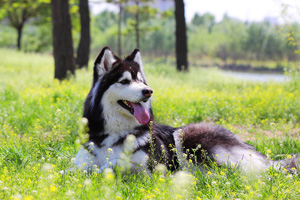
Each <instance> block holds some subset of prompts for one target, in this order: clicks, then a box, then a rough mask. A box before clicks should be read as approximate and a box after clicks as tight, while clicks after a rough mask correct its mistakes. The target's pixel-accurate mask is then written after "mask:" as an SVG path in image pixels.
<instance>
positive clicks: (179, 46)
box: [175, 0, 188, 71]
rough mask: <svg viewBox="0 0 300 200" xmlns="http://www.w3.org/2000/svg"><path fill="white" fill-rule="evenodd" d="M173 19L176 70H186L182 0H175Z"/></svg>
mask: <svg viewBox="0 0 300 200" xmlns="http://www.w3.org/2000/svg"><path fill="white" fill-rule="evenodd" d="M175 21H176V31H175V37H176V39H175V40H176V63H177V70H178V71H181V70H188V60H187V51H188V49H187V35H186V23H185V16H184V2H183V0H175Z"/></svg>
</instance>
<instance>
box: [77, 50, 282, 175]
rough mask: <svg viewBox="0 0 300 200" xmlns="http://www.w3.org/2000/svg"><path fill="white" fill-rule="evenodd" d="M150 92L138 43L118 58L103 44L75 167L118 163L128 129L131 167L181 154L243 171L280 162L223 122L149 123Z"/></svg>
mask: <svg viewBox="0 0 300 200" xmlns="http://www.w3.org/2000/svg"><path fill="white" fill-rule="evenodd" d="M152 93H153V91H152V90H151V88H150V87H149V86H148V85H147V83H146V79H145V75H144V72H143V63H142V59H141V54H140V52H139V51H138V50H137V49H136V50H134V51H133V52H132V53H131V55H129V56H128V57H126V58H125V59H124V60H122V59H120V58H118V57H117V56H115V55H114V53H113V52H112V51H111V50H110V49H109V48H108V47H105V48H103V50H102V51H101V52H100V54H99V55H98V57H97V58H96V60H95V66H94V79H93V84H92V88H91V90H90V92H89V94H88V96H87V98H86V101H85V104H84V113H83V117H85V118H87V120H88V128H89V132H88V134H89V142H88V143H87V145H85V146H84V148H82V149H81V150H80V151H79V152H78V154H77V156H76V166H77V168H80V169H84V170H91V169H92V168H93V167H95V166H96V167H97V168H100V170H104V169H105V168H108V167H114V166H116V165H118V164H120V163H121V162H122V156H121V155H122V153H123V151H124V148H125V145H124V144H125V141H126V137H127V136H128V135H133V136H135V137H134V140H133V141H132V145H133V147H132V149H133V150H132V154H131V155H130V166H131V169H132V170H140V169H144V168H146V169H149V170H150V171H151V170H152V169H153V167H155V165H156V164H157V163H162V164H165V165H166V166H167V168H168V169H170V170H176V169H177V168H179V167H181V166H184V165H185V164H184V163H185V161H186V160H189V161H192V162H193V163H194V165H195V166H199V167H201V166H202V165H203V164H205V163H208V160H211V161H214V162H216V163H217V164H218V165H228V166H240V168H241V169H242V170H245V171H249V170H250V171H251V170H259V171H262V170H264V169H266V168H268V167H269V166H271V165H274V166H279V165H282V162H280V161H278V162H272V163H271V162H269V161H268V159H267V157H266V156H265V155H263V154H261V153H259V152H257V151H255V149H254V147H253V146H251V145H249V144H246V143H243V142H242V141H241V140H240V139H239V138H238V137H237V136H236V135H234V134H233V133H232V132H230V131H229V130H227V129H225V128H223V127H219V126H216V125H212V124H209V123H198V124H190V125H187V126H184V127H181V128H173V127H169V126H162V125H159V124H156V123H154V122H153V119H154V118H153V113H152V108H151V102H150V99H151V96H152ZM108 154H109V155H108ZM191 154H193V156H191Z"/></svg>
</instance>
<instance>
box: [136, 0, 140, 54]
mask: <svg viewBox="0 0 300 200" xmlns="http://www.w3.org/2000/svg"><path fill="white" fill-rule="evenodd" d="M135 4H136V6H137V11H136V13H135V39H136V48H137V49H139V48H140V28H139V25H140V16H139V14H140V11H139V0H136V1H135Z"/></svg>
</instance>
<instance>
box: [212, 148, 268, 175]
mask: <svg viewBox="0 0 300 200" xmlns="http://www.w3.org/2000/svg"><path fill="white" fill-rule="evenodd" d="M212 152H213V156H214V158H215V160H216V162H217V163H218V164H225V165H228V166H240V167H241V168H242V169H243V170H244V171H249V172H253V171H257V172H259V171H263V170H265V169H266V168H267V167H268V163H267V162H266V160H265V159H264V158H263V157H262V156H261V155H260V154H259V153H258V152H256V151H252V150H249V149H245V148H243V147H239V146H234V147H226V148H225V147H222V146H220V145H218V146H216V147H214V148H213V149H212Z"/></svg>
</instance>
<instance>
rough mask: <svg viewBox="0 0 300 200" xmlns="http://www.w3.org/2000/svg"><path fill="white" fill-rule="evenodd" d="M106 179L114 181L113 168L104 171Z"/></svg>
mask: <svg viewBox="0 0 300 200" xmlns="http://www.w3.org/2000/svg"><path fill="white" fill-rule="evenodd" d="M104 179H106V180H108V181H112V180H113V179H114V173H113V170H112V169H111V168H106V169H105V170H104Z"/></svg>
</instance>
